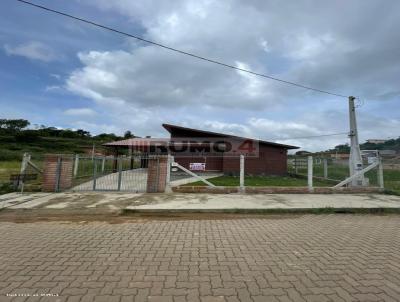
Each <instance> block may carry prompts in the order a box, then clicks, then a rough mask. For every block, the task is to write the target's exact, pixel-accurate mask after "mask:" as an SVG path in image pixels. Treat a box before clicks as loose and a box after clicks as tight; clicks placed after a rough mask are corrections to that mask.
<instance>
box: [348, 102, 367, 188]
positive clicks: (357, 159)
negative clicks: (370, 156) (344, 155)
mask: <svg viewBox="0 0 400 302" xmlns="http://www.w3.org/2000/svg"><path fill="white" fill-rule="evenodd" d="M354 99H355V97H354V96H349V118H350V134H349V137H350V158H349V168H350V176H353V175H354V174H355V173H357V172H358V171H360V170H362V169H363V164H362V157H361V151H360V145H359V142H358V131H357V120H356V108H355V106H354ZM363 184H364V175H362V176H360V177H357V178H356V179H354V180H353V181H352V182H351V186H362V185H363Z"/></svg>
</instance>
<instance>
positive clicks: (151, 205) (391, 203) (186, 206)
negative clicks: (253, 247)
mask: <svg viewBox="0 0 400 302" xmlns="http://www.w3.org/2000/svg"><path fill="white" fill-rule="evenodd" d="M143 197H144V196H143ZM322 208H336V209H341V208H354V209H358V208H366V209H380V208H394V209H399V210H400V197H399V196H392V195H383V194H254V195H251V194H246V195H240V194H169V195H168V196H162V195H156V196H152V201H151V202H147V203H146V204H141V205H131V206H128V207H126V209H128V210H136V211H138V212H146V211H163V210H164V211H165V210H177V211H179V210H182V211H185V210H186V211H189V210H200V211H212V210H230V209H238V210H240V209H243V210H245V209H249V210H264V209H265V210H267V209H322Z"/></svg>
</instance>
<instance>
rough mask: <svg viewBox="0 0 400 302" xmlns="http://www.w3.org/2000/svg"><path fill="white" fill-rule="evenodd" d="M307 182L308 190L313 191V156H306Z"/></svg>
mask: <svg viewBox="0 0 400 302" xmlns="http://www.w3.org/2000/svg"><path fill="white" fill-rule="evenodd" d="M307 170H308V171H307V172H308V173H307V175H308V178H307V184H308V191H309V192H312V191H313V157H312V156H308V165H307Z"/></svg>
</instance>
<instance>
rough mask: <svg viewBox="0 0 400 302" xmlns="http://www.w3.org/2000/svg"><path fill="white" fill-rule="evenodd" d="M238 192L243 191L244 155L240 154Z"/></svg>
mask: <svg viewBox="0 0 400 302" xmlns="http://www.w3.org/2000/svg"><path fill="white" fill-rule="evenodd" d="M239 186H240V191H241V192H243V191H244V155H243V154H240V183H239Z"/></svg>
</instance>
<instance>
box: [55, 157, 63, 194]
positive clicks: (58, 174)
mask: <svg viewBox="0 0 400 302" xmlns="http://www.w3.org/2000/svg"><path fill="white" fill-rule="evenodd" d="M61 167H62V157H61V156H59V157H58V158H57V167H56V182H55V187H54V191H55V192H59V191H60V180H61Z"/></svg>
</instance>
